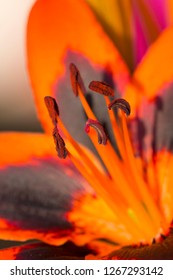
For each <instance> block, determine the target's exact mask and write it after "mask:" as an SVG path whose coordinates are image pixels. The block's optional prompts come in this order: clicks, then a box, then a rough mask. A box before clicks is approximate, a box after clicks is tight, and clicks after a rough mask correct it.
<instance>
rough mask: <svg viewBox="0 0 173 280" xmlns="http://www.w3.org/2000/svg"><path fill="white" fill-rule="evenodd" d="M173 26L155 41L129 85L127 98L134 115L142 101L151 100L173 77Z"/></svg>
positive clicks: (126, 93)
mask: <svg viewBox="0 0 173 280" xmlns="http://www.w3.org/2000/svg"><path fill="white" fill-rule="evenodd" d="M172 40H173V26H170V27H168V28H167V29H166V30H165V31H163V32H162V34H161V35H160V36H159V38H158V39H157V40H156V41H155V43H153V44H152V45H151V46H150V48H149V50H148V52H147V53H146V55H145V56H144V58H143V60H142V62H141V63H140V64H139V66H138V67H137V68H136V70H135V72H134V75H133V77H132V82H131V83H130V84H129V85H128V86H127V88H126V92H125V98H126V99H127V100H128V101H129V103H130V105H131V109H132V115H134V114H135V110H136V109H137V107H138V106H139V104H140V102H141V101H142V96H146V98H147V99H149V100H151V99H153V98H154V97H156V96H157V95H158V92H159V91H161V89H163V88H164V87H165V86H166V85H167V84H168V83H170V82H171V81H172V79H173V67H172V62H173V52H172V47H171V44H170V42H172Z"/></svg>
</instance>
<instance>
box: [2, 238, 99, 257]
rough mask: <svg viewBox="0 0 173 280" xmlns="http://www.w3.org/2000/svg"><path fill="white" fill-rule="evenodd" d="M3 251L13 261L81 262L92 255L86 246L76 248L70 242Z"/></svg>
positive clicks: (40, 243)
mask: <svg viewBox="0 0 173 280" xmlns="http://www.w3.org/2000/svg"><path fill="white" fill-rule="evenodd" d="M3 251H4V252H5V255H7V256H8V255H9V256H10V255H13V254H14V259H15V260H83V259H84V258H85V256H86V255H88V254H91V253H92V254H93V253H94V252H93V251H92V250H90V249H89V248H88V247H87V246H80V247H78V246H76V245H74V244H73V243H72V242H67V243H65V244H63V245H61V246H52V245H48V244H45V243H42V242H35V243H30V244H26V245H22V246H19V247H13V248H8V249H6V250H3ZM0 253H1V251H0ZM10 253H11V254H10Z"/></svg>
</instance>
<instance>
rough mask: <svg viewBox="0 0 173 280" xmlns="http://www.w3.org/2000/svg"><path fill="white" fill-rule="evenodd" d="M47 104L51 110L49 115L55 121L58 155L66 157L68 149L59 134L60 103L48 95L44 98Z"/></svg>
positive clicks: (53, 134) (54, 132)
mask: <svg viewBox="0 0 173 280" xmlns="http://www.w3.org/2000/svg"><path fill="white" fill-rule="evenodd" d="M44 102H45V105H46V107H47V110H48V112H49V116H50V118H51V120H52V123H53V126H54V128H53V132H52V136H53V139H54V142H55V147H56V151H57V153H58V157H60V158H66V156H67V149H66V147H65V142H64V140H63V138H62V137H61V135H60V134H59V131H58V128H57V124H58V116H59V109H58V104H57V103H56V100H55V99H54V98H53V97H51V96H46V97H45V98H44Z"/></svg>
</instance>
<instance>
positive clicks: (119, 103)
mask: <svg viewBox="0 0 173 280" xmlns="http://www.w3.org/2000/svg"><path fill="white" fill-rule="evenodd" d="M114 107H116V108H119V109H121V110H123V111H124V112H125V113H126V115H127V116H129V115H130V104H129V103H128V102H127V101H126V100H125V99H123V98H117V99H115V100H113V101H112V102H111V103H110V104H109V105H108V109H109V110H111V109H112V108H114Z"/></svg>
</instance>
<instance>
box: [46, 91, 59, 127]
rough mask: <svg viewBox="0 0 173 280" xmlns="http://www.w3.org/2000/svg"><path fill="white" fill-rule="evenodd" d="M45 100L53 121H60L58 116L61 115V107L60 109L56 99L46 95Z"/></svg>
mask: <svg viewBox="0 0 173 280" xmlns="http://www.w3.org/2000/svg"><path fill="white" fill-rule="evenodd" d="M44 102H45V105H46V107H47V110H48V112H49V116H50V118H51V120H52V123H53V124H54V125H56V124H57V122H58V116H59V109H58V105H57V103H56V100H55V99H54V98H53V97H51V96H45V98H44Z"/></svg>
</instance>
